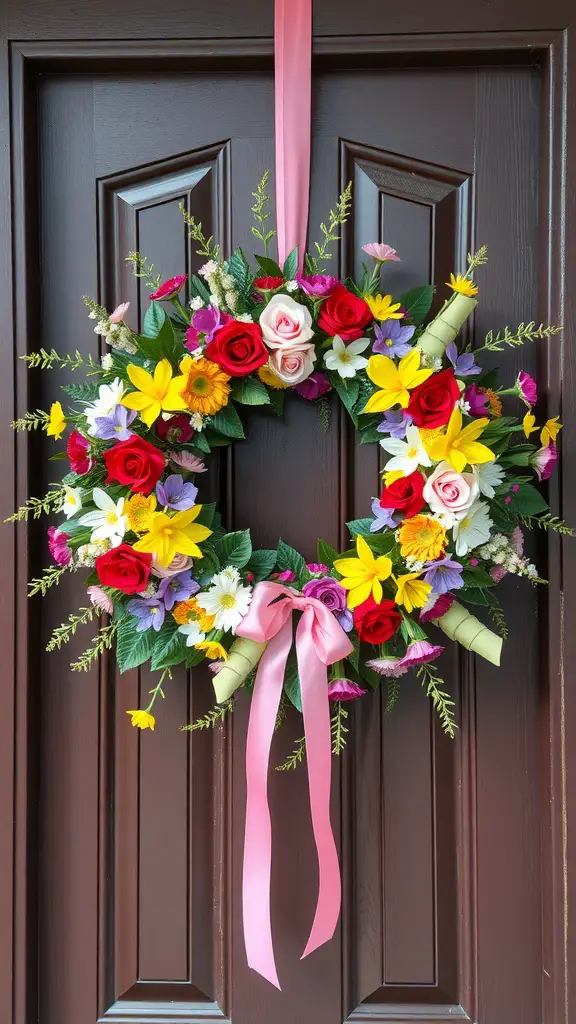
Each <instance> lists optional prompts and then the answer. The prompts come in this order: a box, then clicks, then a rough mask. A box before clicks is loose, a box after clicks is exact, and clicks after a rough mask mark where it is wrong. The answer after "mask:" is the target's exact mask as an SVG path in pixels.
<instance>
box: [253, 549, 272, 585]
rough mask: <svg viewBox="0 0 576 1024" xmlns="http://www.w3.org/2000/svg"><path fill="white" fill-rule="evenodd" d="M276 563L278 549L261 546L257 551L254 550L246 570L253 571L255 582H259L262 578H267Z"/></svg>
mask: <svg viewBox="0 0 576 1024" xmlns="http://www.w3.org/2000/svg"><path fill="white" fill-rule="evenodd" d="M275 565H276V549H275V548H274V549H272V548H259V549H258V550H257V551H253V552H252V555H251V556H250V561H249V562H248V564H247V565H246V570H247V572H253V573H254V579H255V582H256V583H259V582H260V580H265V579H267V577H268V576H269V575H270V573H271V572H272V570H273V568H274V566H275Z"/></svg>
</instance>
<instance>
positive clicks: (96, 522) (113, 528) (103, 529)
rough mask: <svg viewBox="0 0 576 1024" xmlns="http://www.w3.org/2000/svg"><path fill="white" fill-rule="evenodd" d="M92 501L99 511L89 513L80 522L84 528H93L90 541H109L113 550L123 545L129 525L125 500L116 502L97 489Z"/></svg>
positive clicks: (99, 488)
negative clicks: (125, 510) (125, 512)
mask: <svg viewBox="0 0 576 1024" xmlns="http://www.w3.org/2000/svg"><path fill="white" fill-rule="evenodd" d="M92 501H93V502H94V504H95V505H96V509H97V511H95V512H87V513H86V515H84V516H81V518H80V520H79V521H80V522H81V523H82V524H83V525H84V526H91V527H92V535H91V537H90V540H91V541H92V542H93V543H94V541H98V540H109V541H110V544H111V546H112V547H113V548H116V547H118V545H119V544H121V543H122V538H123V536H124V534H125V533H126V529H127V523H126V516H125V515H124V514H123V513H124V498H120V499H119V500H118V501H114V499H113V498H111V497H110V495H109V494H106V491H103V490H102V488H101V487H95V488H94V490H93V491H92Z"/></svg>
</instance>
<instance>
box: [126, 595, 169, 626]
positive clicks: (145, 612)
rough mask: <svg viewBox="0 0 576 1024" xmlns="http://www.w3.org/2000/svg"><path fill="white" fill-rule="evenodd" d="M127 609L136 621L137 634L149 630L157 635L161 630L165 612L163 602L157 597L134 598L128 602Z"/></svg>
mask: <svg viewBox="0 0 576 1024" xmlns="http://www.w3.org/2000/svg"><path fill="white" fill-rule="evenodd" d="M127 608H128V611H129V612H130V614H131V615H134V617H135V618H137V619H138V625H137V626H136V632H137V633H144V632H145V630H147V629H150V628H152V629H154V630H156V632H157V633H158V632H159V631H160V630H161V629H162V623H163V622H164V615H165V614H166V611H165V608H164V604H163V602H162V601H160V600H159V599H158V598H157V597H134V598H133V599H132V600H131V601H128V605H127Z"/></svg>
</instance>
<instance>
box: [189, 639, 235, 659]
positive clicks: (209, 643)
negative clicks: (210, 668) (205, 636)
mask: <svg viewBox="0 0 576 1024" xmlns="http://www.w3.org/2000/svg"><path fill="white" fill-rule="evenodd" d="M194 649H195V650H197V651H205V652H206V657H207V658H210V659H211V660H212V661H213V660H215V659H217V658H221V659H222V660H223V661H228V651H227V650H226V648H225V647H222V644H219V643H218V641H217V640H201V641H200V643H199V644H194Z"/></svg>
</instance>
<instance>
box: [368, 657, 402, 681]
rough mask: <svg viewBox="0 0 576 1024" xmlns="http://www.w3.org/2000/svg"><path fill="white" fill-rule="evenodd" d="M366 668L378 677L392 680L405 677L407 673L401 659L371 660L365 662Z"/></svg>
mask: <svg viewBox="0 0 576 1024" xmlns="http://www.w3.org/2000/svg"><path fill="white" fill-rule="evenodd" d="M366 668H371V669H372V670H373V672H377V673H378V675H379V676H390V677H391V678H392V679H398V678H399V677H400V676H405V675H406V673H407V671H408V666H407V665H403V664H402V659H401V658H372V660H371V661H367V662H366Z"/></svg>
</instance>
